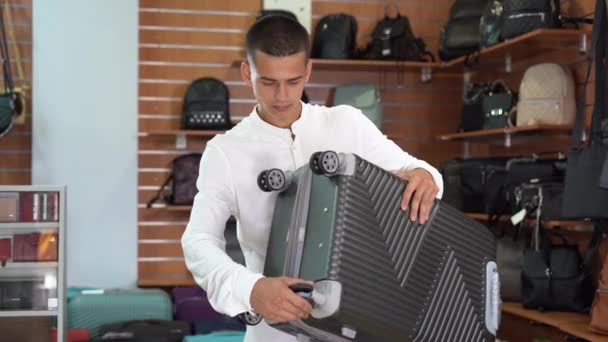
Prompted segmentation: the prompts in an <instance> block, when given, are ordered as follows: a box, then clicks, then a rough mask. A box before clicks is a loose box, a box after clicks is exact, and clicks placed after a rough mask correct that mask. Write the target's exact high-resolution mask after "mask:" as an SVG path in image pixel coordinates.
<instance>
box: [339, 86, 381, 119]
mask: <svg viewBox="0 0 608 342" xmlns="http://www.w3.org/2000/svg"><path fill="white" fill-rule="evenodd" d="M337 105H350V106H353V107H355V108H357V109H359V110H361V111H362V112H363V114H365V116H367V117H368V118H369V119H370V120H371V121H372V122H373V123H374V124H375V125H376V127H378V129H380V130H382V119H383V117H384V113H383V111H382V104H381V103H380V89H379V88H378V86H377V85H374V84H368V83H357V84H347V85H341V86H337V87H336V93H335V95H334V106H337Z"/></svg>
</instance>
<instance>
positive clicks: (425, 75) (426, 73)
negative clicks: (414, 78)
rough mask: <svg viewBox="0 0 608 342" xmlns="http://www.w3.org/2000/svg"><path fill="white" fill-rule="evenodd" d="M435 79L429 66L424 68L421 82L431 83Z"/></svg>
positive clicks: (421, 72)
mask: <svg viewBox="0 0 608 342" xmlns="http://www.w3.org/2000/svg"><path fill="white" fill-rule="evenodd" d="M432 79H433V70H432V69H431V67H429V66H424V67H422V69H420V81H422V82H423V83H424V82H429V81H430V80H432Z"/></svg>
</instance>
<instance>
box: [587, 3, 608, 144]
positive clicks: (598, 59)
mask: <svg viewBox="0 0 608 342" xmlns="http://www.w3.org/2000/svg"><path fill="white" fill-rule="evenodd" d="M598 7H601V8H598ZM597 11H599V14H600V16H601V18H599V19H597V18H598V15H597V14H596V23H598V24H599V29H600V30H599V32H600V34H599V37H598V42H597V44H598V45H597V46H596V49H595V102H594V106H593V116H592V121H591V141H598V140H600V139H601V138H602V127H601V125H602V119H604V117H605V116H606V115H607V113H608V110H607V109H606V106H605V105H606V100H605V95H606V93H605V91H606V88H607V87H606V57H607V56H608V54H607V53H606V48H607V47H608V44H607V39H608V36H607V35H606V31H607V30H608V14H607V13H606V3H605V2H604V1H601V0H599V1H598V4H596V13H597Z"/></svg>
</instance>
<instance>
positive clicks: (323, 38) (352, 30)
mask: <svg viewBox="0 0 608 342" xmlns="http://www.w3.org/2000/svg"><path fill="white" fill-rule="evenodd" d="M356 39H357V20H356V19H355V17H353V16H352V15H349V14H344V13H335V14H329V15H326V16H324V17H322V18H321V19H320V20H319V23H318V24H317V27H316V29H315V36H314V43H313V46H312V52H311V56H312V57H313V58H328V59H349V58H352V57H353V56H354V54H355V50H356V48H357V42H356Z"/></svg>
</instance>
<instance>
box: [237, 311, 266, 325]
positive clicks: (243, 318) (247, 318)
mask: <svg viewBox="0 0 608 342" xmlns="http://www.w3.org/2000/svg"><path fill="white" fill-rule="evenodd" d="M237 319H238V320H239V321H240V322H241V323H243V324H245V325H258V323H260V322H261V321H262V316H261V315H256V314H252V313H249V312H243V313H240V314H238V315H237Z"/></svg>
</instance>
